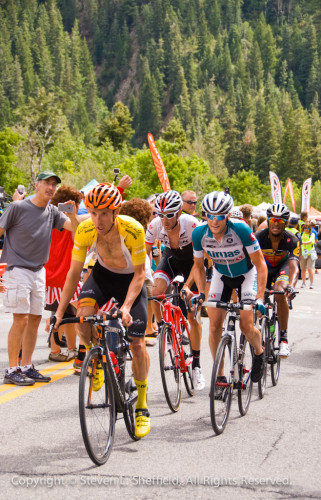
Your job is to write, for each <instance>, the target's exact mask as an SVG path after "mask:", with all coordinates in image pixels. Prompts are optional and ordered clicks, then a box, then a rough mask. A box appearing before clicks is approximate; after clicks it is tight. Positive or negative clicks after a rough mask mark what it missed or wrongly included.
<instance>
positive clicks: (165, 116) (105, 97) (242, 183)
mask: <svg viewBox="0 0 321 500" xmlns="http://www.w3.org/2000/svg"><path fill="white" fill-rule="evenodd" d="M320 19H321V7H320V5H319V3H318V2H317V1H316V0H307V1H305V2H302V0H291V2H288V1H284V2H277V1H274V0H271V1H269V2H266V1H263V0H247V1H246V2H242V1H241V0H204V1H202V2H200V1H199V0H188V1H187V0H179V1H176V0H175V1H174V0H146V1H141V0H139V1H135V0H120V1H118V2H115V1H114V0H88V1H86V2H84V1H76V0H70V1H65V0H50V1H42V2H37V1H36V0H30V1H29V2H25V1H23V0H15V1H14V2H13V1H10V2H0V130H2V131H4V129H5V127H6V129H5V130H6V134H7V135H8V134H9V132H10V134H13V135H14V134H16V133H19V134H20V135H21V137H23V139H24V140H22V141H20V140H19V141H18V142H13V143H12V144H11V147H12V148H13V149H12V150H10V151H9V150H6V151H7V154H8V158H7V159H6V160H4V159H3V160H2V161H3V164H5V161H6V162H7V164H8V165H11V166H12V168H15V170H10V172H11V174H10V175H9V176H8V177H6V178H7V182H9V179H10V182H11V180H12V175H13V176H16V178H17V179H18V177H19V175H21V176H23V177H24V179H25V182H27V181H28V182H29V185H30V187H32V185H33V182H34V178H35V175H36V173H37V171H39V169H40V168H52V169H54V170H56V171H57V172H59V173H61V174H62V175H63V176H64V177H66V178H68V179H70V182H74V183H75V185H77V187H81V185H83V184H85V183H86V182H88V181H89V180H90V179H91V178H92V177H95V178H97V180H110V179H111V178H112V176H113V168H114V167H115V166H119V165H120V166H121V169H122V173H128V174H130V175H131V176H132V177H133V178H134V180H135V183H134V184H133V186H132V187H131V189H130V190H129V195H138V196H147V195H148V194H150V193H151V192H153V191H159V190H160V185H159V181H158V178H157V174H156V171H155V169H154V167H153V164H152V161H151V158H150V153H149V151H148V150H146V149H145V148H144V144H146V142H147V141H146V135H147V132H152V133H153V134H154V136H155V138H156V139H159V138H160V137H161V138H162V139H160V140H159V141H158V142H157V143H158V146H159V149H160V152H161V155H162V156H164V158H163V159H164V163H165V165H166V168H167V171H168V176H169V179H170V181H171V184H172V186H173V187H174V188H176V189H178V190H183V189H186V188H191V187H192V188H194V189H195V190H196V191H197V193H198V195H199V196H202V195H203V194H204V193H205V192H206V191H208V190H211V189H217V188H221V187H224V183H226V184H228V185H230V187H231V189H233V192H234V196H235V198H236V200H237V203H243V202H246V201H248V202H251V203H253V204H255V203H257V202H260V201H263V199H265V200H267V199H268V198H269V196H270V194H269V193H270V191H269V176H268V174H269V170H273V171H275V172H277V173H278V175H279V177H280V179H281V181H282V182H283V184H285V183H286V180H287V178H288V177H291V179H292V180H293V181H294V182H296V183H297V186H298V191H300V186H301V185H302V182H303V181H304V180H305V179H306V178H307V177H310V176H312V178H313V182H316V181H318V179H319V178H320V174H321V119H320V110H321V84H320V76H319V75H320V68H321V37H320V30H319V21H320ZM48 126H49V129H48ZM9 127H11V128H9ZM134 147H139V149H134ZM12 152H13V153H14V155H15V156H16V160H13V159H12V158H13V157H12V155H11V153H12ZM10 168H11V167H10ZM15 172H17V174H16V173H15ZM16 184H17V182H16V181H15V180H14V182H13V184H12V185H16ZM9 185H10V186H11V184H9ZM318 192H319V191H318V190H317V189H316V190H315V193H318ZM313 196H315V198H314V203H315V205H316V206H317V207H319V208H321V200H319V201H318V199H317V195H313ZM298 197H299V192H298ZM298 203H299V200H298Z"/></svg>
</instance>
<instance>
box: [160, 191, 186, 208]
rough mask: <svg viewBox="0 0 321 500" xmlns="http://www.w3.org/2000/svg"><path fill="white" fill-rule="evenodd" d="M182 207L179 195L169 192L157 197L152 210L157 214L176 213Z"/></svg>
mask: <svg viewBox="0 0 321 500" xmlns="http://www.w3.org/2000/svg"><path fill="white" fill-rule="evenodd" d="M182 205H183V200H182V197H181V195H180V194H179V193H178V192H177V191H173V190H170V191H166V192H165V193H162V194H160V195H158V196H157V198H156V202H155V207H154V209H155V210H156V211H157V212H178V211H179V209H180V208H181V207H182Z"/></svg>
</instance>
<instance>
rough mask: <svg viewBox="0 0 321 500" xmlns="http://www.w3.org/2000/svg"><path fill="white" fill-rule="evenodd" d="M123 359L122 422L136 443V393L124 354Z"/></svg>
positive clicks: (128, 363)
mask: <svg viewBox="0 0 321 500" xmlns="http://www.w3.org/2000/svg"><path fill="white" fill-rule="evenodd" d="M124 358H125V359H124V374H123V376H124V379H123V381H122V384H121V386H122V391H123V395H124V401H125V409H124V420H125V425H126V428H127V431H128V434H129V435H130V437H131V438H132V440H133V441H138V440H139V439H140V438H139V437H137V436H135V405H136V401H137V395H138V393H137V388H136V385H135V382H134V377H133V374H132V367H131V362H130V361H126V353H125V354H124Z"/></svg>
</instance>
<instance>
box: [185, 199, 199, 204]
mask: <svg viewBox="0 0 321 500" xmlns="http://www.w3.org/2000/svg"><path fill="white" fill-rule="evenodd" d="M184 203H188V204H189V205H196V204H197V200H196V201H190V200H188V201H184Z"/></svg>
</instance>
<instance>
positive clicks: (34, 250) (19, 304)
mask: <svg viewBox="0 0 321 500" xmlns="http://www.w3.org/2000/svg"><path fill="white" fill-rule="evenodd" d="M59 183H61V180H60V178H59V177H58V176H57V175H56V174H54V173H53V172H42V173H40V174H39V175H38V177H37V181H36V184H35V187H36V195H35V196H34V197H33V198H29V199H26V200H21V201H14V202H13V203H11V204H10V205H9V206H8V208H7V209H6V210H5V212H4V214H3V215H2V216H1V217H0V236H2V235H3V234H4V233H6V234H5V240H4V246H3V251H2V256H1V262H6V263H7V268H6V272H5V273H4V281H5V287H6V291H5V292H4V299H3V304H4V306H5V312H8V313H12V314H13V324H12V326H11V328H10V331H9V335H8V355H9V368H7V369H6V371H5V376H4V383H5V384H15V385H33V384H34V383H35V382H50V380H51V379H50V377H45V376H43V375H42V374H41V373H39V371H38V370H36V368H35V367H34V365H33V364H32V355H33V351H34V349H35V345H36V340H37V333H38V327H39V324H40V321H41V316H42V311H43V309H44V305H45V281H46V280H45V269H44V265H45V263H46V262H47V260H48V257H49V249H50V243H51V234H52V230H53V229H54V228H55V229H62V228H64V229H67V230H69V231H76V229H77V226H78V219H77V217H76V208H75V203H74V202H73V201H70V202H68V203H72V204H73V205H74V210H73V213H72V214H70V217H69V218H68V217H67V216H66V215H65V214H64V213H62V212H59V211H58V209H57V207H55V206H53V205H50V204H49V200H50V199H51V198H52V197H53V195H54V194H55V192H56V190H57V187H58V184H59ZM21 347H22V359H21V366H19V364H18V356H19V351H20V348H21Z"/></svg>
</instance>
